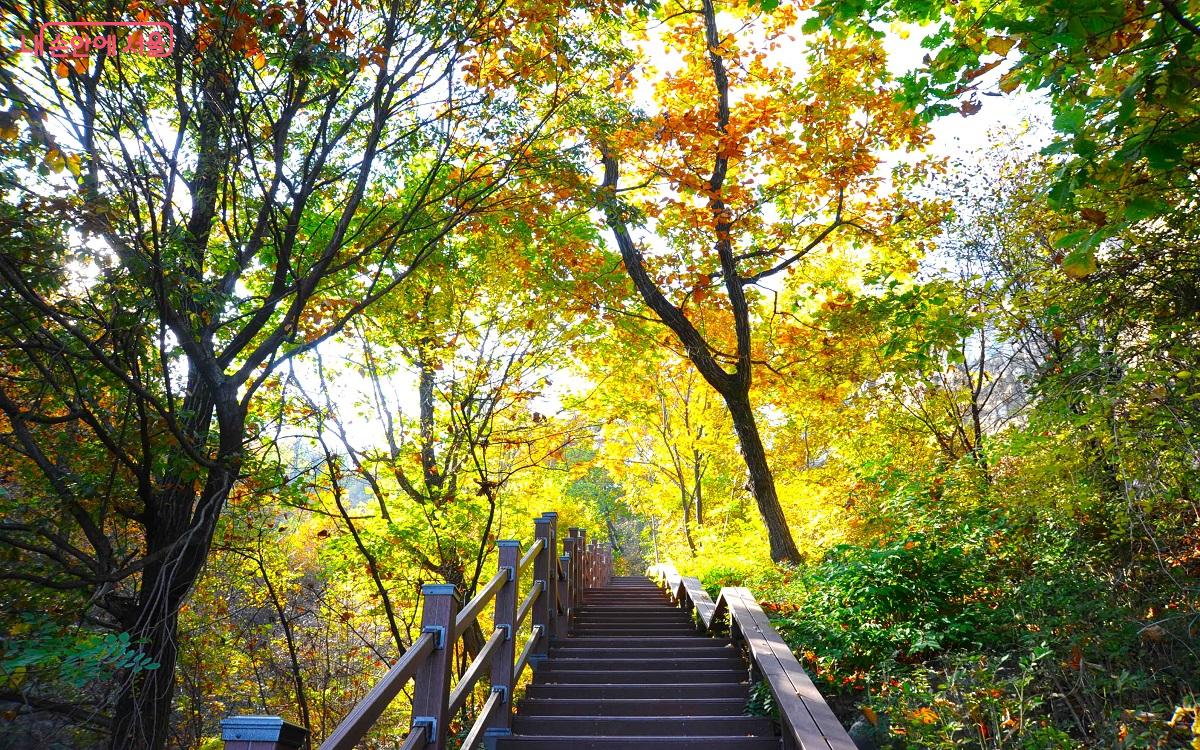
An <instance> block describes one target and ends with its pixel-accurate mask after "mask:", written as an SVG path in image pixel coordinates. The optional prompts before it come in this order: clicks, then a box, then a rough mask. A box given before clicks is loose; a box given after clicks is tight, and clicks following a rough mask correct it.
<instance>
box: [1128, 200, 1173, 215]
mask: <svg viewBox="0 0 1200 750" xmlns="http://www.w3.org/2000/svg"><path fill="white" fill-rule="evenodd" d="M1170 209H1171V207H1170V206H1168V205H1167V204H1166V203H1165V202H1163V201H1162V200H1161V199H1159V198H1152V197H1149V196H1145V195H1139V196H1137V197H1136V198H1134V199H1133V200H1131V201H1129V203H1127V204H1126V205H1125V220H1126V221H1142V220H1143V219H1149V218H1150V217H1152V216H1160V215H1162V214H1164V213H1166V212H1167V211H1169V210H1170Z"/></svg>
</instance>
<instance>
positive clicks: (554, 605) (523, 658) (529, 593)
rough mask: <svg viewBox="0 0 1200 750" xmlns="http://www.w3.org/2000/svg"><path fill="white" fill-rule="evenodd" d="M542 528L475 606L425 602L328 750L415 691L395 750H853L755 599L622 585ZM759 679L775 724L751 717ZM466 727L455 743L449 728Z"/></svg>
mask: <svg viewBox="0 0 1200 750" xmlns="http://www.w3.org/2000/svg"><path fill="white" fill-rule="evenodd" d="M533 526H534V533H533V542H532V543H531V544H530V545H529V546H528V548H526V549H524V550H522V544H521V542H519V541H517V540H515V539H504V540H500V541H497V542H496V558H497V559H496V574H495V575H494V576H493V577H492V578H491V579H490V580H489V581H488V582H487V583H486V584H482V585H481V586H480V587H479V588H478V590H477V591H475V592H474V593H475V595H474V597H473V598H472V599H471V600H470V601H469V602H467V603H465V604H463V603H462V601H461V600H460V598H459V596H458V592H457V590H456V589H455V587H454V586H450V585H447V584H425V585H424V586H423V587H422V589H421V600H422V603H421V606H422V614H421V630H420V635H419V636H417V637H416V638H414V640H413V641H412V643H411V644H410V645H409V646H408V648H407V650H406V651H405V652H404V654H403V656H401V657H400V658H399V659H397V660H396V661H395V662H394V663H393V664H392V665H391V666H390V668H389V669H388V670H387V672H386V674H383V675H382V676H381V678H380V680H379V682H378V683H376V684H375V686H374V687H373V688H372V689H371V691H370V692H369V693H368V694H367V695H366V696H364V697H363V698H362V700H360V701H359V702H358V704H357V705H355V706H354V708H353V709H352V710H351V711H350V712H349V714H347V715H346V717H345V718H344V719H343V720H342V721H341V723H339V724H338V726H337V727H336V728H335V729H334V730H333V731H332V732H330V734H329V735H328V736H327V737H326V738H325V741H324V742H322V743H321V746H320V748H319V750H355V748H358V747H360V746H361V745H360V743H362V741H363V740H364V738H366V736H367V733H368V732H370V731H371V728H372V727H373V726H374V725H375V723H376V722H377V721H379V719H380V718H381V717H382V716H383V714H384V711H385V709H387V707H388V706H389V705H390V704H391V703H392V702H393V701H394V700H395V699H396V698H397V697H398V696H399V695H400V694H401V692H402V691H403V690H404V688H405V687H406V686H407V685H408V683H409V682H410V681H411V682H412V683H413V689H412V700H411V702H410V704H409V714H410V718H409V732H408V735H407V736H406V737H405V739H404V742H403V743H401V744H400V745H399V746H398V748H399V750H478V748H481V747H482V748H486V749H487V750H550V748H554V749H555V750H559V749H561V750H577V749H578V750H587V749H588V748H595V749H596V750H619V749H621V748H626V749H628V750H635V749H636V750H640V749H641V748H648V749H649V750H655V749H659V750H683V749H684V748H689V749H692V748H695V749H697V750H703V749H704V748H714V749H720V748H728V749H729V750H757V749H759V748H761V749H762V750H767V748H770V750H856V749H855V747H854V743H853V742H852V741H851V739H850V737H849V735H847V734H846V730H845V729H843V728H842V725H841V724H840V723H839V722H838V719H837V717H836V716H835V715H834V714H833V711H832V710H830V708H829V705H828V704H827V703H826V702H825V699H824V698H822V697H821V693H820V691H818V690H817V688H816V686H815V685H814V684H813V682H812V680H811V679H809V677H808V675H807V674H805V672H804V669H803V668H802V667H801V666H800V663H799V662H798V661H796V657H795V655H793V654H792V651H791V649H790V648H789V647H788V644H787V643H785V642H784V640H783V638H781V637H780V636H779V633H777V632H775V629H774V628H773V627H771V623H770V620H769V619H768V618H767V616H766V614H765V613H764V612H763V610H762V608H761V607H759V605H758V602H757V601H756V600H755V598H754V596H753V594H751V593H750V592H749V591H748V590H747V589H744V588H739V587H725V588H722V589H721V593H720V594H719V595H718V596H717V598H716V600H715V601H714V600H713V599H712V597H710V596H709V595H708V592H706V591H705V590H704V587H703V586H701V585H700V581H698V580H697V579H695V578H691V577H688V576H680V575H679V573H678V572H676V570H675V569H674V568H673V567H671V566H670V565H669V564H664V565H656V566H654V567H653V568H651V571H650V573H651V574H652V575H653V576H654V579H653V581H652V580H651V579H649V578H643V577H621V576H613V575H612V571H613V558H612V552H611V551H610V550H609V549H607V548H606V547H605V546H603V545H600V544H598V543H597V542H595V541H591V542H590V543H589V541H588V539H587V534H586V532H585V531H584V530H583V529H579V528H571V529H568V530H567V535H566V536H565V537H562V536H560V535H559V530H558V515H557V514H556V513H544V514H542V516H540V517H539V518H536V519H534V521H533ZM488 609H490V610H491V616H490V618H488V616H487V611H488ZM487 619H490V620H491V623H490V628H485V629H484V633H485V634H490V635H489V636H488V638H487V641H486V643H484V644H483V646H482V648H480V649H479V652H478V653H477V654H475V656H474V659H472V661H471V663H470V665H469V666H467V667H465V669H461V670H460V671H456V670H454V669H453V667H454V660H453V658H452V657H453V655H454V653H455V650H456V645H457V644H458V643H459V642H460V641H461V640H462V638H463V635H464V634H465V633H466V632H467V630H468V629H469V628H471V627H473V626H474V625H476V624H478V625H480V626H483V625H484V623H485V622H486V620H487ZM726 632H727V633H728V634H729V636H730V637H729V638H726V637H713V636H714V635H716V634H721V635H722V636H723V634H724V633H726ZM530 667H532V668H533V678H532V680H531V681H530V682H529V684H528V685H527V687H526V688H525V697H524V699H523V700H521V701H519V706H514V703H515V702H514V701H513V700H512V698H513V697H514V693H519V691H520V688H521V685H523V684H524V683H523V681H522V675H523V674H524V673H525V671H526V669H527V668H530ZM460 668H461V665H460ZM760 680H761V681H762V682H763V683H765V685H766V687H767V689H768V690H769V691H770V693H771V697H772V699H773V701H774V703H775V706H776V707H777V708H778V710H779V721H778V722H773V721H771V720H769V719H766V718H760V717H754V716H747V715H746V714H745V709H746V704H747V699H748V697H749V690H750V685H751V683H752V682H758V681H760ZM514 707H516V708H517V709H518V710H516V711H515V712H514V710H513V709H514ZM464 723H465V724H466V726H469V727H470V728H469V730H467V732H466V736H465V737H464V738H462V739H461V740H459V739H458V738H457V737H455V736H454V733H452V731H451V725H452V724H458V725H460V726H461V725H463V724H464ZM221 736H222V739H223V740H224V741H225V750H301V748H308V747H311V745H310V744H309V743H308V738H307V733H306V732H305V730H304V729H303V728H302V727H298V726H295V725H293V724H290V723H288V722H286V721H283V720H282V719H281V718H280V717H278V716H233V717H230V718H228V719H226V720H225V721H223V722H222V725H221Z"/></svg>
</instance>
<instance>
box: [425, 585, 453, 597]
mask: <svg viewBox="0 0 1200 750" xmlns="http://www.w3.org/2000/svg"><path fill="white" fill-rule="evenodd" d="M421 594H422V595H424V596H445V595H447V594H451V595H453V596H454V597H455V598H456V599H457V598H458V587H457V586H455V585H454V584H453V583H426V584H424V585H422V586H421Z"/></svg>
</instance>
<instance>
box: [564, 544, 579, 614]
mask: <svg viewBox="0 0 1200 750" xmlns="http://www.w3.org/2000/svg"><path fill="white" fill-rule="evenodd" d="M567 533H568V534H571V536H568V537H567V538H566V539H564V540H563V543H562V548H563V555H562V556H563V557H564V558H565V559H566V562H565V563H564V564H563V590H564V592H565V593H564V594H563V598H564V599H566V600H567V627H568V629H569V628H570V627H571V616H572V614H574V612H575V607H576V606H577V605H578V599H579V593H578V592H577V591H576V590H575V566H576V565H578V564H579V555H578V554H576V551H575V536H574V530H569V531H568V532H567Z"/></svg>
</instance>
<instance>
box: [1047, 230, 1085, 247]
mask: <svg viewBox="0 0 1200 750" xmlns="http://www.w3.org/2000/svg"><path fill="white" fill-rule="evenodd" d="M1091 233H1092V230H1090V229H1077V230H1075V231H1074V232H1071V233H1070V234H1065V235H1063V236H1062V237H1059V238H1058V239H1057V240H1055V242H1054V246H1055V247H1072V246H1074V245H1077V244H1079V243H1080V242H1082V241H1083V239H1084V238H1085V237H1087V236H1088V235H1090V234H1091Z"/></svg>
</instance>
